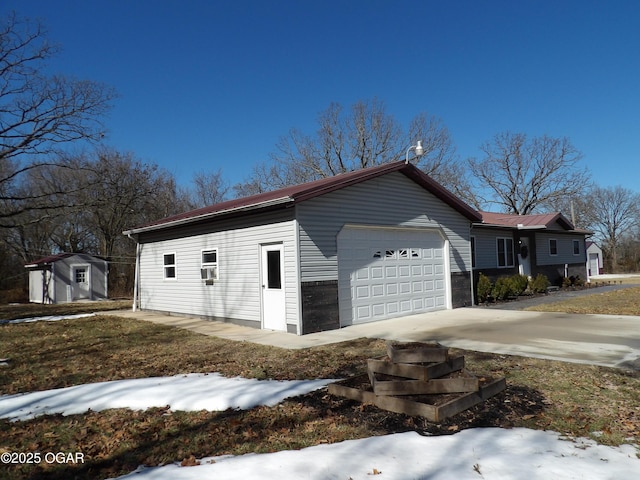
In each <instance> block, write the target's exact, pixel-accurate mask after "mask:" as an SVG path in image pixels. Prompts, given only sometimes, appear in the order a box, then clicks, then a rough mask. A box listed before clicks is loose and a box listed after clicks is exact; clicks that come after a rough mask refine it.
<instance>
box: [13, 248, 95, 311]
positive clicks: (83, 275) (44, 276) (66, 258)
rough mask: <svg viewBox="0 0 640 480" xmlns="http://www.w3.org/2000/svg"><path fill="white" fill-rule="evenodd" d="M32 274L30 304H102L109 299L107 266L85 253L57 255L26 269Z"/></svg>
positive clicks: (38, 261)
mask: <svg viewBox="0 0 640 480" xmlns="http://www.w3.org/2000/svg"><path fill="white" fill-rule="evenodd" d="M25 268H26V269H27V270H28V271H29V301H30V302H33V303H67V302H76V301H80V300H103V299H106V298H107V295H108V282H107V275H108V265H107V261H106V260H104V259H103V258H100V257H96V256H94V255H88V254H84V253H58V254H56V255H50V256H47V257H44V258H40V259H38V260H36V261H35V262H32V263H29V264H28V265H25Z"/></svg>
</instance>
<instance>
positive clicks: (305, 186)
mask: <svg viewBox="0 0 640 480" xmlns="http://www.w3.org/2000/svg"><path fill="white" fill-rule="evenodd" d="M392 172H400V173H402V174H404V175H405V176H406V177H408V178H410V179H411V180H413V181H414V182H416V183H417V184H418V185H420V186H422V187H423V188H424V189H425V190H428V191H429V192H431V193H432V194H433V195H435V196H436V197H438V198H439V199H440V200H442V201H443V202H445V203H446V204H448V205H449V206H451V207H452V208H454V209H455V210H457V211H458V212H460V213H461V214H462V215H464V216H465V217H467V218H468V219H469V220H471V221H480V219H481V218H480V215H479V214H478V212H477V211H476V210H474V209H473V208H471V207H470V206H469V205H467V204H466V203H464V202H463V201H462V200H460V199H458V198H457V197H456V196H455V195H453V194H452V193H451V192H449V191H448V190H447V189H445V188H444V187H443V186H442V185H440V184H439V183H437V182H436V181H435V180H433V179H431V178H430V177H429V176H428V175H427V174H425V173H424V172H422V171H421V170H420V169H418V168H417V167H416V166H414V165H412V164H410V163H409V164H407V163H405V162H404V161H400V162H393V163H385V164H383V165H379V166H376V167H371V168H363V169H360V170H355V171H353V172H347V173H342V174H339V175H335V176H333V177H327V178H323V179H320V180H316V181H313V182H308V183H302V184H299V185H293V186H290V187H285V188H281V189H279V190H274V191H271V192H265V193H260V194H257V195H252V196H249V197H243V198H236V199H234V200H229V201H226V202H221V203H217V204H215V205H211V206H208V207H204V208H199V209H197V210H191V211H189V212H184V213H181V214H178V215H173V216H171V217H167V218H163V219H160V220H157V221H154V222H151V223H147V224H145V225H141V226H139V227H136V228H132V229H131V230H127V231H125V232H124V234H125V235H126V234H136V233H141V232H145V231H149V230H157V229H162V228H168V227H171V226H177V225H181V224H184V223H191V222H194V221H198V220H204V219H207V218H210V217H214V216H219V215H226V214H229V215H230V214H236V215H237V214H242V213H244V212H249V211H253V210H258V209H262V208H268V207H274V206H277V207H286V206H287V205H292V204H295V203H299V202H302V201H305V200H309V199H311V198H315V197H319V196H321V195H324V194H326V193H330V192H333V191H335V190H339V189H341V188H345V187H348V186H351V185H355V184H357V183H361V182H364V181H367V180H371V179H373V178H376V177H379V176H381V175H386V174H388V173H392Z"/></svg>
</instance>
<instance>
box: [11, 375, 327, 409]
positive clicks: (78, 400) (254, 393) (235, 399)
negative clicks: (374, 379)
mask: <svg viewBox="0 0 640 480" xmlns="http://www.w3.org/2000/svg"><path fill="white" fill-rule="evenodd" d="M333 381H334V380H288V381H260V380H255V379H246V378H239V377H236V378H225V377H223V376H222V375H220V374H218V373H211V374H204V373H193V374H188V375H176V376H173V377H152V378H141V379H131V380H115V381H111V382H100V383H90V384H86V385H75V386H73V387H66V388H58V389H54V390H46V391H41V392H32V393H25V394H16V395H3V396H0V418H8V419H10V420H14V421H15V420H28V419H31V418H34V417H36V416H38V415H44V414H51V413H62V414H63V415H72V414H76V413H84V412H86V411H87V410H88V409H91V410H93V411H101V410H106V409H108V408H131V409H134V410H144V409H147V408H150V407H164V406H166V405H170V406H171V409H172V410H183V411H198V410H209V411H222V410H226V409H227V408H239V409H243V410H246V409H249V408H253V407H256V406H258V405H268V406H273V405H276V404H278V403H280V402H281V401H282V400H284V399H285V398H287V397H295V396H297V395H303V394H305V393H308V392H311V391H313V390H317V389H318V388H322V387H324V386H325V385H327V384H329V383H331V382H333Z"/></svg>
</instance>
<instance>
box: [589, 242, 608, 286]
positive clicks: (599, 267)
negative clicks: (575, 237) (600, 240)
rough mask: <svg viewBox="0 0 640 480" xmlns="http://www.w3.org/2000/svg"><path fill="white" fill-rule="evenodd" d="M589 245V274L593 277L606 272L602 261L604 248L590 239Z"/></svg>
mask: <svg viewBox="0 0 640 480" xmlns="http://www.w3.org/2000/svg"><path fill="white" fill-rule="evenodd" d="M586 246H587V275H588V277H589V278H590V277H593V276H595V275H601V274H603V273H604V268H603V267H604V264H603V263H602V249H601V248H600V247H599V246H598V245H596V243H595V242H592V241H588V242H587V243H586Z"/></svg>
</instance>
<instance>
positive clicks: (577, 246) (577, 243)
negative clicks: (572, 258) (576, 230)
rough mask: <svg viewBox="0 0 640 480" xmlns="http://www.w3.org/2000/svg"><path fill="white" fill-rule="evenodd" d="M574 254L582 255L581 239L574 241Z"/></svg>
mask: <svg viewBox="0 0 640 480" xmlns="http://www.w3.org/2000/svg"><path fill="white" fill-rule="evenodd" d="M573 254H574V255H580V240H574V241H573Z"/></svg>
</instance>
